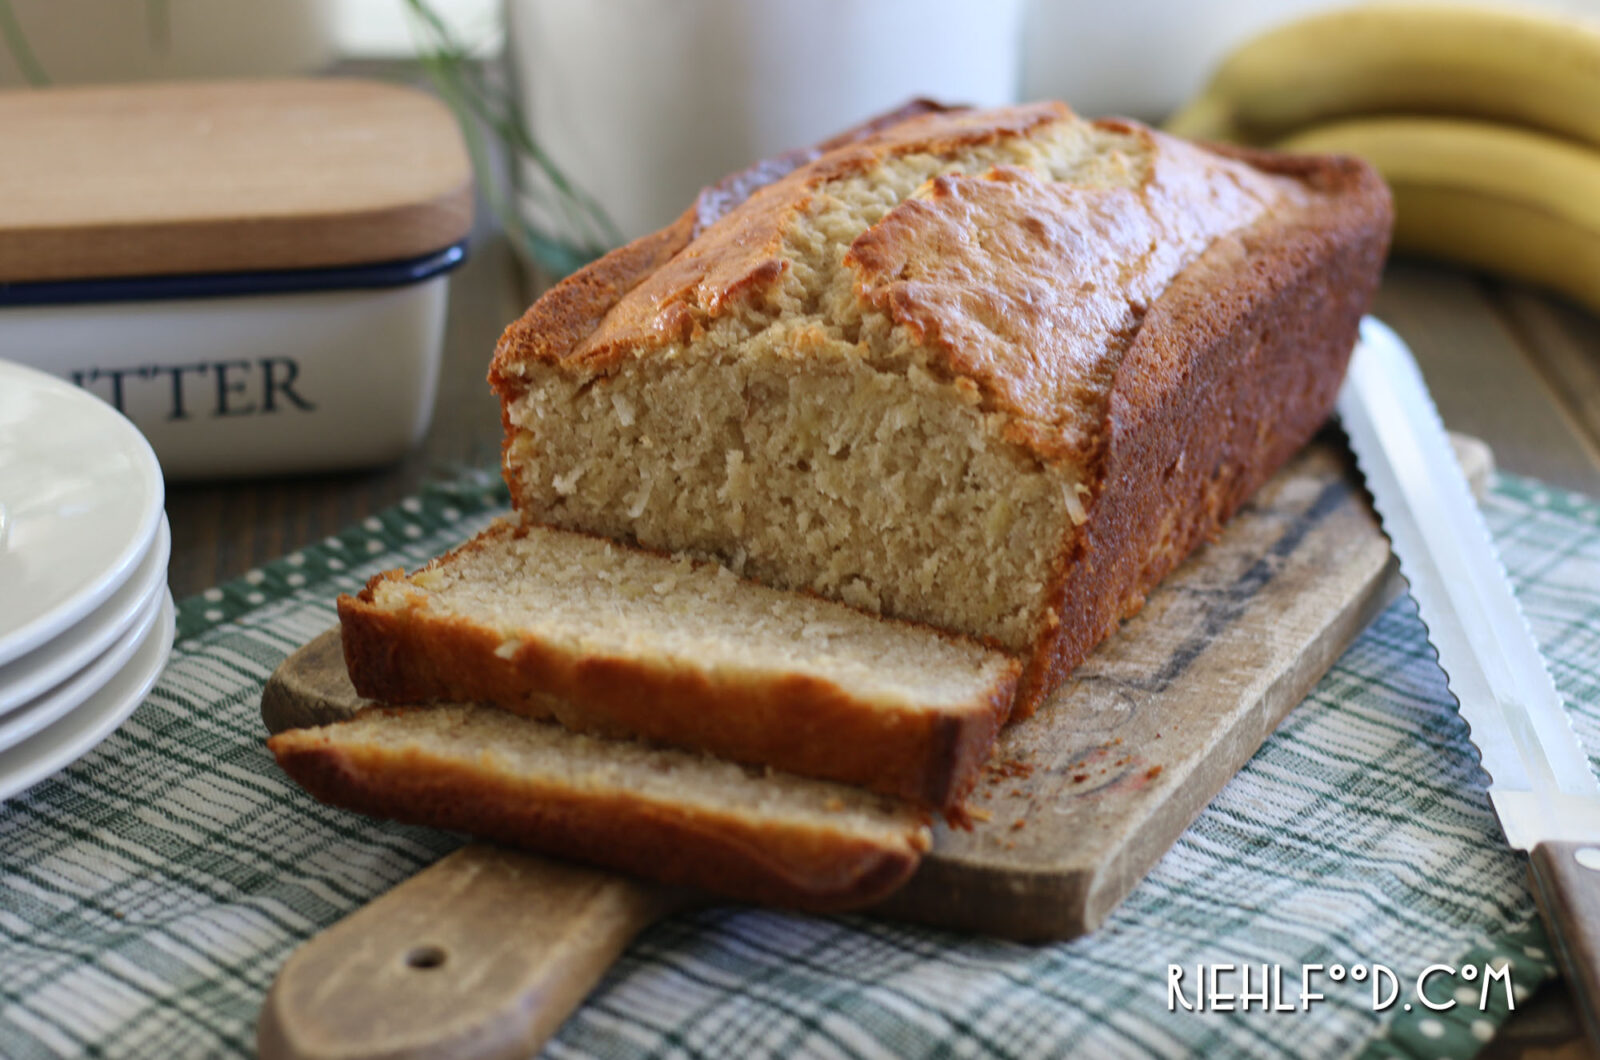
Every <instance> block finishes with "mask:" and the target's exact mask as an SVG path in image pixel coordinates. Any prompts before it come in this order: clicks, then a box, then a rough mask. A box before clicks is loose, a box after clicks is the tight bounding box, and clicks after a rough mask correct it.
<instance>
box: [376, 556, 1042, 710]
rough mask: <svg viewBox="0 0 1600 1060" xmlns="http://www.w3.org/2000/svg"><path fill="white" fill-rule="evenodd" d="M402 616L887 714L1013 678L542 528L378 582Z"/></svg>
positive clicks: (992, 660)
mask: <svg viewBox="0 0 1600 1060" xmlns="http://www.w3.org/2000/svg"><path fill="white" fill-rule="evenodd" d="M371 593H372V602H373V604H375V605H376V606H377V607H379V608H381V609H384V610H387V611H393V612H407V611H410V610H412V609H421V610H423V611H424V612H425V613H426V614H427V615H428V616H430V617H433V618H440V619H446V620H448V619H450V618H453V617H460V618H462V619H465V620H467V621H468V622H470V623H471V624H472V625H473V626H476V627H480V628H487V629H490V630H493V631H494V632H495V633H496V634H498V635H499V636H500V637H501V638H502V640H501V644H500V646H499V648H498V649H497V651H496V654H497V655H499V656H500V657H502V658H506V659H510V658H512V657H513V656H515V654H516V652H517V650H518V648H519V647H520V645H521V644H522V643H523V642H524V641H534V642H537V643H539V644H541V645H543V646H545V647H547V648H548V649H550V650H554V651H557V652H560V653H562V654H564V655H568V656H571V657H575V658H577V657H586V658H599V659H622V658H625V659H628V660H631V661H634V662H639V663H643V664H651V663H656V664H659V665H660V666H661V667H663V668H666V669H674V668H677V667H681V666H683V665H693V666H694V667H696V668H698V669H701V670H703V671H706V672H709V673H713V674H721V675H725V676H730V677H738V676H745V677H753V678H759V677H761V676H763V675H767V676H771V677H773V679H774V680H778V679H780V678H781V679H785V680H786V679H788V678H789V677H790V676H791V675H799V676H802V677H814V678H818V679H821V680H825V681H828V682H831V683H832V684H834V685H836V686H838V687H841V688H848V689H850V690H851V692H852V696H853V698H855V699H857V700H858V701H859V702H862V703H864V704H868V705H875V706H881V707H885V708H908V707H915V708H917V709H919V710H931V711H936V710H938V709H940V708H941V707H951V708H961V709H963V710H964V709H967V708H970V707H972V706H973V705H974V704H981V703H984V702H987V700H988V699H989V698H991V697H992V693H993V690H994V688H995V687H996V686H997V685H1001V684H1003V683H1004V682H1005V681H1006V680H1007V679H1008V678H1009V677H1010V675H1011V672H1012V668H1013V665H1014V664H1012V663H1011V661H1010V660H1009V659H1007V658H1006V657H1005V656H1003V655H1001V654H1000V653H998V652H994V651H990V650H986V649H985V648H983V647H982V646H981V645H979V644H977V643H975V642H972V641H965V640H962V639H959V638H956V637H951V636H948V635H945V634H941V633H937V632H935V631H932V630H929V629H927V628H925V627H922V626H916V625H912V624H910V623H905V622H885V621H883V620H882V619H880V618H878V617H876V616H873V615H870V614H865V613H862V612H860V611H857V610H854V609H852V608H850V607H848V606H845V605H842V604H839V603H835V602H832V601H829V600H824V599H821V598H819V597H816V596H813V595H807V594H803V593H794V592H786V591H782V590H777V589H772V588H768V587H765V586H761V585H757V584H754V583H751V582H748V581H745V580H743V579H741V578H738V577H736V576H735V575H733V574H732V573H730V572H729V571H728V570H727V568H725V567H722V566H720V565H718V564H715V563H710V562H700V561H694V560H691V559H688V558H686V557H678V558H672V557H668V556H665V555H660V554H653V553H647V552H641V551H639V550H637V549H634V548H630V547H627V546H621V545H617V544H616V543H614V542H611V541H608V540H603V539H600V538H596V537H591V536H588V535H584V534H573V533H567V532H563V531H559V530H551V529H547V528H542V527H529V528H523V529H517V528H513V527H511V526H507V525H502V526H501V527H499V528H497V529H496V530H495V531H493V532H490V533H488V534H485V535H483V536H481V537H480V538H478V539H477V540H475V541H474V542H473V543H471V544H470V545H468V546H466V547H464V548H462V549H459V550H457V551H456V552H454V553H452V554H451V555H450V556H447V557H444V558H443V559H441V560H438V561H436V562H435V563H433V564H432V565H430V566H428V567H425V568H424V569H423V570H421V571H419V572H417V573H416V574H414V575H412V576H411V577H410V578H406V579H386V580H378V581H375V582H374V583H373V585H372V587H371Z"/></svg>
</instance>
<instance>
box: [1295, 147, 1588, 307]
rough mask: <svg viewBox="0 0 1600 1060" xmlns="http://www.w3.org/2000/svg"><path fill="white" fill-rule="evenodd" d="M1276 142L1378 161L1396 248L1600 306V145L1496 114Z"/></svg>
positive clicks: (1375, 163) (1302, 148)
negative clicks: (1503, 121) (1495, 118)
mask: <svg viewBox="0 0 1600 1060" xmlns="http://www.w3.org/2000/svg"><path fill="white" fill-rule="evenodd" d="M1275 146H1277V147H1280V148H1282V149H1284V150H1288V151H1303V152H1312V153H1317V154H1349V155H1358V156H1360V157H1362V158H1365V159H1367V160H1368V161H1369V162H1371V163H1372V164H1373V165H1374V166H1376V167H1377V168H1378V171H1379V172H1380V173H1382V174H1383V177H1384V180H1386V181H1387V182H1388V183H1389V187H1390V188H1391V189H1393V191H1394V199H1395V238H1394V244H1395V248H1396V249H1397V250H1401V251H1406V252H1411V253H1415V254H1419V255H1423V256H1427V257H1435V258H1442V259H1445V260H1447V261H1453V262H1457V263H1459V264H1463V265H1468V266H1472V267H1474V268H1478V269H1482V270H1484V271H1485V272H1491V273H1497V274H1500V275H1502V276H1508V277H1510V278H1512V279H1517V280H1522V281H1526V282H1529V283H1535V284H1541V285H1544V286H1547V287H1550V288H1552V289H1554V290H1556V291H1559V292H1561V293H1563V294H1565V295H1567V296H1569V297H1571V298H1573V299H1575V300H1576V301H1578V302H1580V303H1582V304H1584V305H1587V306H1588V307H1589V308H1591V309H1593V310H1596V311H1600V151H1595V150H1592V149H1590V148H1589V147H1586V146H1584V145H1582V144H1577V143H1573V142H1571V141H1568V140H1561V139H1557V138H1556V137H1553V136H1546V135H1544V134H1542V133H1535V132H1529V131H1527V130H1524V129H1517V128H1513V127H1510V126H1504V125H1497V124H1494V123H1490V122H1474V121H1464V120H1461V119H1451V118H1364V119H1355V120H1351V121H1345V122H1338V123H1335V124H1331V125H1323V126H1317V127H1313V128H1310V129H1306V130H1304V131H1302V132H1299V133H1296V134H1295V135H1293V136H1290V137H1288V138H1287V139H1285V140H1282V141H1280V142H1279V143H1277V144H1276V145H1275Z"/></svg>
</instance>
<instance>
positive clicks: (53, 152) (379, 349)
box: [0, 78, 472, 478]
mask: <svg viewBox="0 0 1600 1060" xmlns="http://www.w3.org/2000/svg"><path fill="white" fill-rule="evenodd" d="M0 127H3V128H5V129H6V130H7V144H8V149H7V151H5V152H3V153H0V186H4V187H6V188H7V189H8V190H7V194H6V195H5V196H3V197H0V359H6V360H11V361H16V362H19V363H22V364H25V365H30V366H32V367H35V368H38V369H41V370H43V371H46V372H49V373H51V374H53V375H56V376H59V377H61V378H64V379H67V380H70V381H71V382H73V383H76V384H77V385H78V386H81V387H83V388H84V389H86V390H88V391H90V392H91V393H94V394H96V395H97V396H99V397H101V398H103V399H105V400H106V401H108V402H110V403H111V404H112V405H113V406H115V407H116V408H117V409H118V410H119V411H121V412H123V413H124V414H126V415H127V416H128V417H129V418H130V419H131V420H133V422H134V423H135V424H136V425H137V426H138V427H139V428H140V430H141V431H143V432H144V434H145V435H146V436H147V437H148V438H149V440H150V443H151V445H152V446H153V447H154V449H155V451H156V453H157V455H158V456H159V457H160V460H161V464H162V467H163V468H164V469H165V471H166V473H167V475H168V477H169V478H199V477H223V476H235V475H247V474H272V473H282V472H298V471H323V470H334V469H340V468H355V467H364V466H372V465H375V464H380V463H383V462H386V461H389V460H393V459H396V458H398V457H399V456H401V455H402V454H403V453H404V452H405V451H406V450H407V448H409V447H410V446H411V445H413V444H414V443H415V442H416V441H418V440H419V439H420V438H421V436H422V435H423V433H424V432H425V431H426V429H427V426H428V423H429V421H430V419H431V416H432V410H433V401H434V393H435V388H436V383H437V377H438V363H439V356H440V351H441V346H442V341H443V331H444V321H445V307H446V294H447V284H448V282H449V273H450V270H451V269H453V268H454V267H455V266H456V265H457V264H459V263H460V261H461V260H462V258H463V256H464V254H465V249H466V242H465V241H466V236H467V233H468V230H469V228H470V226H471V220H472V180H471V167H470V164H469V162H468V159H467V154H466V151H465V148H464V146H463V144H462V142H461V137H460V133H459V132H458V130H457V128H456V125H455V122H454V119H453V118H452V117H451V115H450V113H449V112H448V111H447V110H446V109H445V108H444V107H443V106H442V105H441V104H439V103H438V102H437V101H436V100H434V99H432V98H431V97H429V96H427V95H425V94H423V93H421V92H417V91H414V90H412V89H408V88H404V87H401V86H397V85H390V84H384V83H380V82H374V81H365V80H356V79H336V78H326V79H300V80H256V81H228V82H187V83H181V84H180V83H172V84H154V85H138V86H96V87H74V88H62V89H44V90H26V91H9V92H0Z"/></svg>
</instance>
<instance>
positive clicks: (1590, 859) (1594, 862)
mask: <svg viewBox="0 0 1600 1060" xmlns="http://www.w3.org/2000/svg"><path fill="white" fill-rule="evenodd" d="M1572 860H1574V861H1576V862H1577V863H1578V864H1580V865H1582V866H1583V867H1584V868H1586V869H1593V870H1595V871H1600V847H1579V848H1578V849H1577V850H1575V851H1573V852H1572Z"/></svg>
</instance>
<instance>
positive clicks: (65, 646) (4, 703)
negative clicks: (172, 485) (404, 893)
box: [0, 517, 172, 731]
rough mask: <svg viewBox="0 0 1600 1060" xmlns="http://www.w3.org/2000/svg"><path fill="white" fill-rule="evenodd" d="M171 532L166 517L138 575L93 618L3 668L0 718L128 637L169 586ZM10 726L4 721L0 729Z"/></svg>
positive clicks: (100, 607)
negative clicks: (163, 587) (163, 589)
mask: <svg viewBox="0 0 1600 1060" xmlns="http://www.w3.org/2000/svg"><path fill="white" fill-rule="evenodd" d="M171 551H172V533H171V531H170V530H169V529H168V527H167V520H166V518H165V517H163V518H162V520H161V526H160V528H159V529H158V530H157V531H156V539H155V541H153V542H152V543H151V545H150V550H149V551H148V552H146V553H145V554H144V557H143V558H142V559H141V560H140V561H139V566H138V568H137V569H136V570H135V571H134V572H133V576H132V577H130V578H129V579H128V580H127V581H126V582H123V583H122V585H120V586H119V587H118V588H117V591H116V592H114V593H112V594H111V599H109V600H107V601H106V602H105V603H103V604H101V605H100V606H99V607H97V608H96V609H95V610H94V611H93V612H92V613H90V615H89V617H88V618H85V619H84V620H83V621H82V622H79V623H78V624H77V625H75V626H73V627H72V628H71V629H69V630H67V631H66V632H65V633H62V634H61V635H60V636H58V637H56V638H55V639H54V640H51V641H48V642H46V643H45V644H42V645H40V646H39V647H37V648H35V649H33V650H32V651H30V652H29V653H28V654H26V655H24V656H23V657H22V658H20V659H15V660H13V661H11V662H8V663H6V664H5V665H3V666H0V715H4V714H6V713H8V712H10V711H12V710H15V709H17V708H18V707H21V706H23V705H25V704H27V703H28V701H29V700H31V699H34V698H36V697H38V696H40V695H43V694H44V693H45V692H47V691H49V690H50V689H51V688H53V687H54V686H55V685H58V684H60V683H61V682H63V681H65V680H66V679H67V678H69V677H71V676H72V675H73V674H75V673H77V672H78V671H79V670H82V669H83V668H84V667H85V666H88V665H89V664H90V663H91V662H93V661H94V659H95V657H96V656H98V655H102V654H104V653H105V652H106V650H107V649H109V648H110V647H111V645H112V643H113V642H114V641H116V640H117V639H118V638H119V637H121V636H122V635H123V634H125V633H127V632H128V630H129V628H130V627H131V626H132V625H133V624H134V622H135V620H137V619H138V618H140V617H141V615H142V612H143V609H144V607H145V605H146V604H148V603H149V602H150V601H152V600H154V599H155V598H156V591H157V590H158V589H160V588H161V587H162V586H164V585H166V584H167V560H168V558H169V556H170V554H171ZM5 726H6V722H5V719H4V718H0V731H3V730H4V729H5Z"/></svg>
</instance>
